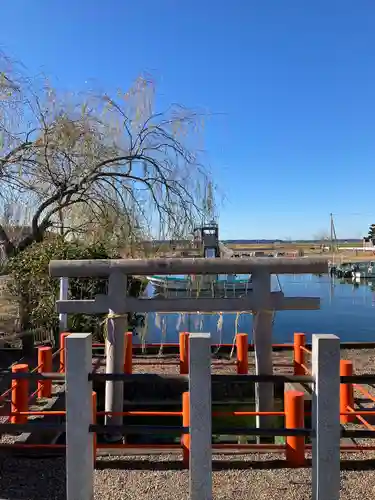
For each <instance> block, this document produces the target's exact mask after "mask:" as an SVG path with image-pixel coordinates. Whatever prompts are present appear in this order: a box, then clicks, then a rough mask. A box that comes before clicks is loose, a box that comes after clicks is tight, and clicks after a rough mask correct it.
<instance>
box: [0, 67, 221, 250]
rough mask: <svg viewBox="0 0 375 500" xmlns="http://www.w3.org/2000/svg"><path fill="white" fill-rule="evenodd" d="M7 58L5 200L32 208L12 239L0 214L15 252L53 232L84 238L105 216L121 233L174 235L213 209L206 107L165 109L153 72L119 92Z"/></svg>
mask: <svg viewBox="0 0 375 500" xmlns="http://www.w3.org/2000/svg"><path fill="white" fill-rule="evenodd" d="M2 62H3V64H2V66H3V71H2V73H1V74H2V78H1V91H2V95H1V99H0V137H1V154H0V206H2V207H4V206H5V204H6V203H9V201H10V200H11V201H12V202H15V201H17V203H18V204H19V205H22V206H24V207H27V214H28V220H27V224H26V225H27V226H28V229H29V230H28V232H27V234H26V235H24V237H23V238H20V239H19V240H18V241H14V240H13V239H12V238H11V237H10V235H9V232H8V230H7V229H8V228H7V227H6V224H3V223H2V221H0V239H1V240H2V242H3V245H4V249H5V253H6V254H7V256H12V255H16V254H18V253H19V252H22V251H23V250H24V249H25V248H27V247H28V246H30V245H31V244H32V243H33V242H34V241H41V240H43V238H44V237H45V234H46V232H47V231H58V232H60V233H61V234H65V232H66V234H70V235H79V234H81V235H82V234H84V235H85V237H86V234H87V232H91V233H93V232H95V231H98V230H100V229H102V228H103V226H105V225H106V224H107V223H108V225H109V228H110V230H111V231H113V232H117V233H121V231H122V233H123V239H126V238H129V234H130V233H132V234H134V237H135V238H138V237H139V235H140V234H145V235H147V234H149V235H151V236H157V235H158V234H160V233H161V232H162V233H163V235H164V237H165V238H169V239H171V238H173V237H175V236H176V235H183V234H186V232H187V231H188V230H189V228H191V227H193V224H194V222H196V221H197V220H201V218H202V217H206V212H207V211H212V207H213V204H214V196H213V190H212V188H213V183H212V181H211V174H210V172H209V170H208V169H207V168H206V166H205V165H204V163H203V157H202V155H201V153H200V150H201V148H198V139H197V138H198V137H199V136H200V133H201V125H202V114H201V113H199V112H197V111H194V110H189V109H187V108H185V107H183V106H181V105H171V106H170V107H169V108H168V109H167V110H165V111H159V110H158V109H157V103H156V91H155V85H154V82H153V81H152V80H151V79H150V78H148V77H144V76H142V77H139V78H137V79H136V81H135V82H134V84H133V85H131V86H130V88H129V89H128V90H126V91H120V90H119V91H118V92H117V94H116V95H111V94H109V93H106V92H101V93H98V92H96V91H94V90H89V91H85V92H80V91H77V92H76V93H75V94H61V93H58V92H56V91H55V90H54V89H53V88H52V87H51V86H49V85H48V84H47V83H46V82H45V81H43V84H42V85H39V86H36V85H32V81H31V79H25V78H20V77H18V75H17V74H16V72H15V71H14V72H13V73H14V74H13V73H12V69H13V68H12V67H10V66H8V65H7V64H5V63H4V58H3V61H2ZM208 186H209V197H208V198H209V201H208V200H207V199H206V201H204V200H202V197H201V193H202V192H205V191H206V190H207V187H208ZM206 198H207V197H206Z"/></svg>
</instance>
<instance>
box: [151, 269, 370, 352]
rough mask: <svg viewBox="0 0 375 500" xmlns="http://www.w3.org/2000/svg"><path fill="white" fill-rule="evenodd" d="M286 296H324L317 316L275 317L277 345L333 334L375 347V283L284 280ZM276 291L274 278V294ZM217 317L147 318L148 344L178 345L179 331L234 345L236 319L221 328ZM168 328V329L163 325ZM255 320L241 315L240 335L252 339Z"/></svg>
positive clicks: (228, 316) (292, 314)
mask: <svg viewBox="0 0 375 500" xmlns="http://www.w3.org/2000/svg"><path fill="white" fill-rule="evenodd" d="M279 279H280V285H281V288H282V290H283V292H284V293H285V295H286V296H295V297H296V296H303V297H320V298H321V309H320V310H319V311H279V312H277V313H276V315H275V318H274V328H273V334H274V343H282V342H292V339H293V333H294V332H304V333H306V334H307V336H308V338H309V337H310V336H311V334H313V333H334V334H335V335H338V336H339V337H340V339H341V340H342V341H343V342H345V341H346V342H348V341H359V342H363V341H374V342H375V282H374V281H373V282H365V281H362V282H361V283H360V284H358V283H354V284H353V283H352V282H351V281H343V280H338V279H331V278H330V277H329V276H326V275H324V276H321V277H319V276H314V275H280V277H279ZM277 288H278V283H277V282H276V279H273V289H274V290H276V289H277ZM218 320H219V315H218V314H202V315H197V314H185V315H183V316H181V315H178V314H167V315H159V317H157V318H155V315H154V314H150V315H149V318H148V328H147V341H148V342H161V341H162V340H163V342H177V341H178V332H179V331H190V332H199V331H202V332H210V333H211V335H212V339H213V342H217V343H219V342H223V343H230V342H232V341H233V336H234V333H235V331H236V326H235V322H236V315H235V314H224V315H223V322H222V328H221V332H220V325H219V326H218V324H217V323H218ZM164 324H165V326H163V325H164ZM252 326H253V320H252V316H251V315H249V314H245V315H241V316H240V318H239V319H238V327H237V331H238V332H244V333H249V334H251V332H252Z"/></svg>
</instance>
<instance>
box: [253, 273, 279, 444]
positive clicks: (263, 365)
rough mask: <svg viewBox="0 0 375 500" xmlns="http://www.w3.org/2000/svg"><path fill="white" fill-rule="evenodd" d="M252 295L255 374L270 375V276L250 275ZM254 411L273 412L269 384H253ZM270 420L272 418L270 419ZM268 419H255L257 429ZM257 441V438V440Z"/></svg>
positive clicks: (263, 425)
mask: <svg viewBox="0 0 375 500" xmlns="http://www.w3.org/2000/svg"><path fill="white" fill-rule="evenodd" d="M252 283H253V293H254V297H256V310H255V312H254V317H253V335H254V356H255V373H256V374H257V375H272V374H273V364H272V318H273V311H272V310H270V309H269V307H270V298H271V276H270V274H269V273H268V272H265V271H263V270H260V271H255V272H254V273H253V275H252ZM255 407H256V411H273V409H274V387H273V384H270V383H265V382H262V383H259V384H255ZM271 418H272V417H271ZM269 421H270V417H266V416H260V415H258V416H257V417H256V422H257V427H269ZM258 440H259V438H258Z"/></svg>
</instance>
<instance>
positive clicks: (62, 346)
mask: <svg viewBox="0 0 375 500" xmlns="http://www.w3.org/2000/svg"><path fill="white" fill-rule="evenodd" d="M68 335H69V333H67V332H63V333H60V367H59V372H60V373H65V338H66V337H67V336H68Z"/></svg>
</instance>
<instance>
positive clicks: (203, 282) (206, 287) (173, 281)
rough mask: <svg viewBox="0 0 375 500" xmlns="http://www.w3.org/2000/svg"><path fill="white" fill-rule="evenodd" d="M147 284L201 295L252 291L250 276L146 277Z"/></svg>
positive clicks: (158, 288)
mask: <svg viewBox="0 0 375 500" xmlns="http://www.w3.org/2000/svg"><path fill="white" fill-rule="evenodd" d="M147 279H148V280H149V282H150V283H151V284H152V285H153V286H154V287H155V288H156V289H157V290H158V291H160V290H168V291H184V292H193V293H197V294H199V293H203V294H207V293H209V294H211V293H212V294H216V293H219V294H220V293H227V292H235V293H241V292H242V293H246V292H248V291H251V290H252V282H251V276H247V277H245V278H242V277H241V278H239V277H237V276H236V275H235V274H227V275H220V276H198V277H190V276H189V277H186V276H182V277H179V276H160V275H159V276H147Z"/></svg>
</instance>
